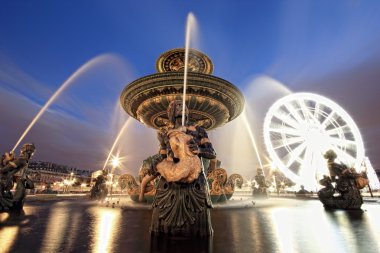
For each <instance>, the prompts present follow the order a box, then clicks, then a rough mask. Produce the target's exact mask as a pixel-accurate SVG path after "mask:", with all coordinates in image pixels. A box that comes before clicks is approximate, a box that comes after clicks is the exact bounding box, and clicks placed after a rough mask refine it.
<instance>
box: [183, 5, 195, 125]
mask: <svg viewBox="0 0 380 253" xmlns="http://www.w3.org/2000/svg"><path fill="white" fill-rule="evenodd" d="M194 24H195V17H194V15H193V13H191V12H190V13H189V14H188V15H187V22H186V38H185V69H184V77H183V98H182V108H185V105H186V86H187V71H188V66H187V65H188V64H187V63H188V61H189V46H190V33H191V30H192V29H193V26H194ZM185 111H186V110H185V109H183V110H182V126H184V125H185Z"/></svg>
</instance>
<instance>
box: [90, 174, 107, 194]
mask: <svg viewBox="0 0 380 253" xmlns="http://www.w3.org/2000/svg"><path fill="white" fill-rule="evenodd" d="M107 176H108V171H107V170H102V174H100V175H99V176H97V178H96V179H95V185H94V186H93V187H92V188H91V190H90V199H92V200H100V201H104V200H105V198H106V197H107V194H108V189H107V184H106V183H107Z"/></svg>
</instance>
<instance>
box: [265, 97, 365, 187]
mask: <svg viewBox="0 0 380 253" xmlns="http://www.w3.org/2000/svg"><path fill="white" fill-rule="evenodd" d="M264 141H265V145H266V147H267V150H268V153H269V155H270V157H271V159H272V160H273V161H274V163H275V164H276V165H277V167H278V168H279V169H280V170H281V171H282V172H283V173H284V174H285V176H286V177H288V178H290V179H291V180H292V181H294V182H296V183H298V184H303V185H304V186H305V188H307V189H309V190H315V189H316V188H317V187H319V185H318V183H317V180H318V179H320V178H321V177H322V176H323V175H324V174H328V168H327V162H326V160H325V159H324V157H323V154H324V153H325V152H326V151H327V150H329V149H332V150H334V151H335V152H336V153H337V155H338V158H337V161H338V162H339V161H340V162H343V163H345V164H347V165H348V166H351V167H354V168H356V169H358V168H359V167H360V164H361V162H362V161H363V158H364V145H363V141H362V138H361V135H360V132H359V129H358V128H357V126H356V125H355V123H354V121H353V120H352V118H351V117H350V116H349V114H348V113H347V112H346V111H344V110H343V109H342V108H341V107H340V106H339V105H337V104H336V103H335V102H333V101H331V100H330V99H327V98H325V97H322V96H319V95H316V94H312V93H294V94H291V95H288V96H285V97H283V98H281V99H279V100H278V101H276V102H275V103H274V104H273V105H272V106H271V107H270V109H269V111H268V113H267V115H266V117H265V120H264Z"/></svg>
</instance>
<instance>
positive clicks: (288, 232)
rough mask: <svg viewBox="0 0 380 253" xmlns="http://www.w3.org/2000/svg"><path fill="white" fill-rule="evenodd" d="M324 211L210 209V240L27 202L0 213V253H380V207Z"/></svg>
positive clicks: (129, 214) (297, 203) (314, 206)
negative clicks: (158, 234) (152, 232)
mask: <svg viewBox="0 0 380 253" xmlns="http://www.w3.org/2000/svg"><path fill="white" fill-rule="evenodd" d="M362 209H363V211H327V210H325V209H324V208H323V207H322V205H321V203H320V202H319V201H315V200H308V201H302V200H295V199H291V200H286V199H268V200H262V201H259V202H257V203H256V206H255V207H254V208H248V209H215V210H212V223H213V228H214V236H213V237H212V238H209V239H205V240H200V239H199V238H167V237H154V238H151V237H150V235H149V232H148V231H149V225H150V218H151V217H150V215H151V211H150V210H122V209H121V208H110V207H105V206H101V205H99V204H97V203H94V202H89V201H83V200H66V201H54V200H49V201H30V202H27V203H26V205H25V207H24V212H21V213H13V214H7V213H1V214H0V244H1V247H0V252H181V253H186V252H192V253H195V252H334V253H336V252H380V243H379V242H378V240H377V238H379V236H380V227H379V225H378V224H380V216H379V213H380V205H379V204H365V205H363V208H362Z"/></svg>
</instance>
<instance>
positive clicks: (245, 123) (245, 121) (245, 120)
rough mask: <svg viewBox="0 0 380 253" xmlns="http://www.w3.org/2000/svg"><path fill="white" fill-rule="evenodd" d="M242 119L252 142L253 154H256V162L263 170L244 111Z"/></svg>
mask: <svg viewBox="0 0 380 253" xmlns="http://www.w3.org/2000/svg"><path fill="white" fill-rule="evenodd" d="M242 118H243V121H244V125H245V127H246V128H247V131H248V134H249V138H250V139H251V142H252V145H253V149H254V150H255V153H256V156H257V160H258V161H259V164H260V168H263V164H262V162H261V159H260V155H259V151H258V149H257V145H256V141H255V137H254V136H253V133H252V129H251V127H250V125H249V122H248V119H247V115H246V113H245V110H244V111H243V113H242Z"/></svg>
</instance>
